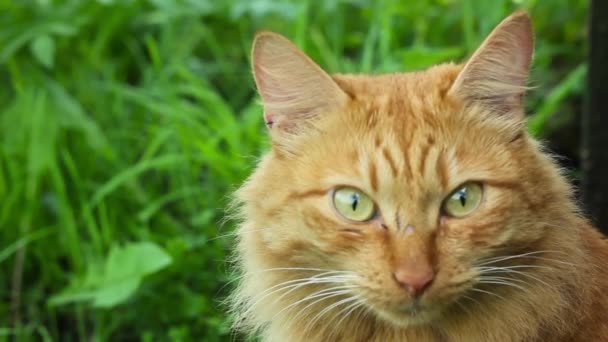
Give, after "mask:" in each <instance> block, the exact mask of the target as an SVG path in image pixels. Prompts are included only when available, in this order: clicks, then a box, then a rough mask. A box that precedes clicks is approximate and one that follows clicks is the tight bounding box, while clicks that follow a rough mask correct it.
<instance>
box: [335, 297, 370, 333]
mask: <svg viewBox="0 0 608 342" xmlns="http://www.w3.org/2000/svg"><path fill="white" fill-rule="evenodd" d="M355 297H357V301H356V302H355V303H353V304H351V305H349V306H347V307H346V310H348V308H351V309H350V310H348V312H346V314H344V316H342V318H341V319H340V320H339V321H338V323H336V326H337V327H340V324H342V322H344V320H345V319H346V318H347V317H348V316H350V315H351V314H352V313H353V312H354V311H355V310H357V309H359V308H361V307H363V306H364V305H365V302H366V301H365V298H361V297H359V296H355ZM346 310H342V311H340V312H338V313H337V314H336V315H335V316H334V317H337V316H339V315H340V314H341V313H342V312H344V311H346Z"/></svg>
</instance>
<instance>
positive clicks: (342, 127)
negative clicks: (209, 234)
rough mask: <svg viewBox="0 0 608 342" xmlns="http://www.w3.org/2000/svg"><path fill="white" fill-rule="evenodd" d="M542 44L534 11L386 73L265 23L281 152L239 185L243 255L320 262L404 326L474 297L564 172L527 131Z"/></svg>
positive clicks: (532, 228) (269, 109) (258, 63)
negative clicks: (547, 179) (333, 65)
mask: <svg viewBox="0 0 608 342" xmlns="http://www.w3.org/2000/svg"><path fill="white" fill-rule="evenodd" d="M532 53H533V34H532V27H531V23H530V19H529V17H528V15H527V14H525V13H523V12H517V13H515V14H513V15H512V16H510V17H509V18H507V19H506V20H504V21H503V22H502V23H501V24H500V25H499V26H498V27H497V28H496V29H495V30H494V31H493V32H492V33H491V35H490V36H489V37H488V38H487V39H486V40H485V42H484V43H483V44H482V45H481V47H480V48H479V49H478V50H477V51H476V52H475V54H474V55H473V56H472V57H471V58H470V59H469V61H468V62H467V63H466V64H464V65H456V64H444V65H439V66H435V67H432V68H430V69H428V70H425V71H420V72H414V73H403V74H390V75H379V76H365V75H333V76H330V75H329V74H327V73H326V72H325V71H323V70H322V69H321V68H320V67H319V66H317V65H316V64H315V63H314V62H313V61H312V60H311V59H310V58H308V57H307V56H306V55H305V54H303V53H302V52H301V51H300V50H299V49H298V48H296V46H295V45H293V44H292V43H290V42H289V41H288V40H286V39H285V38H283V37H282V36H280V35H278V34H274V33H269V32H263V33H260V34H258V35H257V37H256V39H255V43H254V48H253V55H252V63H253V70H254V75H255V80H256V84H257V87H258V90H259V92H260V95H261V97H262V102H263V106H264V112H265V120H266V123H267V126H268V130H269V133H270V135H271V139H272V151H271V152H269V153H268V154H267V155H266V156H265V158H263V160H262V161H261V162H260V165H259V167H258V169H257V170H256V171H255V173H254V174H253V176H252V177H251V178H250V179H249V181H248V182H247V184H246V185H245V186H244V187H243V188H242V190H241V191H240V195H239V196H240V198H241V200H242V201H243V202H245V216H246V219H247V221H248V224H247V225H246V226H247V228H248V229H249V230H247V229H243V231H242V232H241V235H242V241H243V244H242V245H241V248H242V249H245V250H243V251H241V252H242V256H243V258H251V259H256V260H259V261H260V263H261V264H264V265H265V266H266V267H274V268H277V269H280V268H286V269H287V268H292V269H310V270H318V272H317V273H314V274H311V276H316V277H317V279H321V278H322V279H327V283H326V284H325V285H324V286H326V287H325V290H326V291H328V292H326V293H339V291H344V292H345V293H347V295H348V296H352V297H353V298H354V297H356V298H358V299H359V302H361V303H364V304H362V306H364V307H365V308H367V309H368V310H370V311H372V312H374V313H375V314H377V315H378V316H379V317H381V318H383V319H385V320H388V321H390V322H393V323H395V324H398V325H408V324H415V323H424V322H428V321H429V320H430V319H432V318H433V317H437V316H439V315H441V314H442V312H444V311H445V310H446V309H447V308H449V307H450V306H452V305H453V304H454V303H456V302H458V301H459V300H461V299H462V298H463V296H471V297H472V298H473V299H475V297H476V296H477V295H479V294H480V293H482V291H485V290H484V287H483V286H484V285H483V284H481V283H480V279H481V278H480V274H481V273H483V270H485V269H486V268H487V267H491V265H492V264H491V261H496V260H498V258H499V256H500V255H501V254H499V253H497V251H503V250H513V251H515V250H521V251H525V248H526V247H527V246H530V245H533V244H534V243H535V241H537V240H538V239H540V238H541V237H542V235H543V234H544V228H543V227H544V226H543V225H542V224H539V222H541V221H542V220H543V214H542V213H539V212H538V210H537V209H538V207H539V206H542V205H543V204H544V203H546V201H547V198H546V196H547V194H546V193H545V192H543V191H539V189H538V188H535V187H536V186H542V184H540V183H535V182H538V180H539V179H541V177H540V176H539V175H540V174H543V173H544V174H545V175H547V174H551V175H554V177H558V176H557V175H555V174H556V173H555V172H553V171H552V169H551V166H550V165H551V163H550V162H548V160H547V159H546V158H544V157H542V155H541V154H540V153H539V149H538V147H537V144H536V143H535V142H534V141H533V140H532V139H531V138H530V137H529V136H528V134H527V133H526V131H525V114H524V108H523V103H522V102H523V97H524V93H525V90H526V79H527V75H528V69H529V66H530V63H531V60H532ZM547 170H549V171H547ZM497 255H498V257H497ZM493 257H494V258H495V259H491V258H493ZM484 267H486V268H484ZM323 270H326V271H327V272H329V273H325V272H323ZM330 271H332V272H334V273H331V272H330ZM304 273H305V272H304ZM495 281H496V282H499V281H500V279H499V278H496V279H495ZM319 283H321V282H319ZM341 286H342V287H341ZM332 287H334V288H335V290H334V292H331V290H327V289H329V288H332ZM336 291H337V292H336ZM278 295H279V294H277V296H278ZM338 298H339V296H338Z"/></svg>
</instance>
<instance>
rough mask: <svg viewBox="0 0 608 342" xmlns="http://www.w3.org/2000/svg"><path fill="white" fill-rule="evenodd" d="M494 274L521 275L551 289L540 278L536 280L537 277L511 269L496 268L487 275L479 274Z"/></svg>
mask: <svg viewBox="0 0 608 342" xmlns="http://www.w3.org/2000/svg"><path fill="white" fill-rule="evenodd" d="M496 273H499V274H504V273H508V274H518V275H522V276H524V277H528V278H530V279H533V280H536V281H538V282H540V283H542V284H543V285H545V286H547V287H552V286H551V285H549V284H548V283H547V282H546V281H544V280H542V279H540V278H538V277H536V276H534V275H531V274H529V273H528V272H523V271H517V270H514V269H511V268H504V269H500V268H497V269H496V270H492V271H491V272H487V273H483V272H482V273H481V274H482V275H484V274H496ZM513 279H515V278H513Z"/></svg>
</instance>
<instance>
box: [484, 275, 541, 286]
mask: <svg viewBox="0 0 608 342" xmlns="http://www.w3.org/2000/svg"><path fill="white" fill-rule="evenodd" d="M479 280H481V281H484V280H499V281H516V282H518V283H520V284H525V285H529V283H528V282H527V281H525V280H523V279H518V278H514V277H505V276H494V275H484V276H481V277H479Z"/></svg>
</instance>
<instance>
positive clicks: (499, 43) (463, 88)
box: [450, 11, 534, 116]
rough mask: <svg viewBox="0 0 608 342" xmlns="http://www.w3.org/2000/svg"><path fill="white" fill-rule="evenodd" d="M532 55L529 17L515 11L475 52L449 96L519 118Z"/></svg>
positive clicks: (521, 112)
mask: <svg viewBox="0 0 608 342" xmlns="http://www.w3.org/2000/svg"><path fill="white" fill-rule="evenodd" d="M533 53H534V34H533V32H532V23H531V21H530V17H529V16H528V14H527V13H526V12H524V11H517V12H515V13H513V14H512V15H510V16H509V17H507V18H506V19H504V20H503V21H502V22H501V23H500V24H499V25H498V26H497V27H496V28H495V29H494V31H492V33H491V34H490V35H489V36H488V38H486V40H485V41H484V42H483V44H482V45H481V46H480V47H479V48H478V49H477V51H476V52H475V53H474V54H473V56H472V57H471V58H470V59H469V61H468V62H467V63H466V64H465V66H464V68H463V69H462V71H461V72H460V74H459V75H458V77H457V78H456V80H455V81H454V84H453V85H452V87H451V89H450V93H451V94H454V95H456V96H459V97H461V98H463V99H465V100H466V101H467V102H470V103H473V104H479V105H482V106H485V107H486V108H488V109H491V110H492V111H494V112H496V113H498V114H501V115H519V116H521V115H523V98H524V95H525V92H526V90H527V87H526V81H527V79H528V73H529V68H530V64H531V62H532V55H533Z"/></svg>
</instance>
